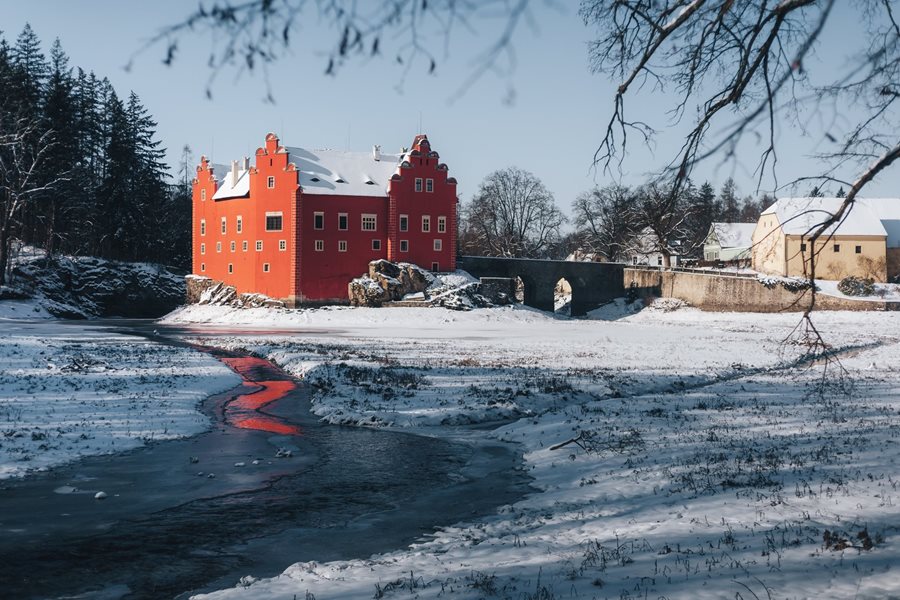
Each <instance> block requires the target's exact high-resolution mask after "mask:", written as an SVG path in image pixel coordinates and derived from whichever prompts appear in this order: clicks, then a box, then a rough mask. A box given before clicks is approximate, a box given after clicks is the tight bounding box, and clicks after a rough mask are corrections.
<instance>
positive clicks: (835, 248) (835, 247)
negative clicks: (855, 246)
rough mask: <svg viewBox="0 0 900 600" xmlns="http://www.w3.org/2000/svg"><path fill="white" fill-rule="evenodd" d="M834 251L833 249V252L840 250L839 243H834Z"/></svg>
mask: <svg viewBox="0 0 900 600" xmlns="http://www.w3.org/2000/svg"><path fill="white" fill-rule="evenodd" d="M834 251H835V252H840V251H841V245H840V244H835V245H834Z"/></svg>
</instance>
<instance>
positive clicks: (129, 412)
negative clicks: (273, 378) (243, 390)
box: [0, 301, 240, 479]
mask: <svg viewBox="0 0 900 600" xmlns="http://www.w3.org/2000/svg"><path fill="white" fill-rule="evenodd" d="M11 304H13V302H12V301H4V302H0V307H4V308H6V309H7V310H8V312H6V313H4V314H14V312H15V311H12V310H11V309H10V305H11ZM16 304H17V306H21V307H23V309H24V307H25V305H26V304H27V303H21V304H19V303H16ZM29 312H31V313H34V311H33V310H32V311H29ZM239 382H240V378H239V377H238V376H237V375H235V374H234V373H233V372H232V371H231V370H229V369H228V368H227V367H225V366H224V365H223V364H222V363H220V362H219V361H217V360H216V359H214V358H213V357H211V356H209V355H207V354H203V353H200V352H195V351H193V350H190V349H186V348H173V347H170V346H165V345H161V344H157V343H153V342H149V341H147V340H145V339H143V338H138V337H134V336H125V335H118V334H114V333H111V332H110V331H109V330H104V329H102V328H99V327H96V326H91V325H87V324H74V323H66V324H62V323H60V322H55V321H45V322H31V323H29V322H22V321H15V320H4V319H0V479H3V478H7V477H17V476H22V475H25V474H27V473H28V472H29V471H34V470H45V469H47V468H50V467H53V466H55V465H59V464H61V463H64V462H67V461H70V460H73V459H75V458H78V457H81V456H86V455H95V454H105V453H110V452H120V451H122V450H127V449H130V448H134V447H137V446H140V445H142V444H144V443H146V442H148V441H152V440H164V439H171V438H175V437H182V436H187V435H193V434H196V433H199V432H201V431H203V430H204V429H206V427H207V426H208V419H207V418H206V417H205V416H204V415H202V414H201V413H200V412H199V411H198V403H199V402H200V401H202V400H203V399H204V398H206V397H207V396H209V395H211V394H214V393H216V392H220V391H224V390H227V389H229V388H231V387H234V386H235V385H237V384H238V383H239Z"/></svg>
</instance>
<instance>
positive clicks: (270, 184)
mask: <svg viewBox="0 0 900 600" xmlns="http://www.w3.org/2000/svg"><path fill="white" fill-rule="evenodd" d="M266 187H267V188H269V189H270V190H274V189H275V176H274V175H269V176H268V177H267V178H266Z"/></svg>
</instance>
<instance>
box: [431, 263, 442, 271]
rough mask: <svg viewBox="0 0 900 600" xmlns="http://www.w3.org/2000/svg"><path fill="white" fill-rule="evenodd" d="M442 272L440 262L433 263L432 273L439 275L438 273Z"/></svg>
mask: <svg viewBox="0 0 900 600" xmlns="http://www.w3.org/2000/svg"><path fill="white" fill-rule="evenodd" d="M440 270H441V263H439V262H433V263H431V272H432V273H438V272H440Z"/></svg>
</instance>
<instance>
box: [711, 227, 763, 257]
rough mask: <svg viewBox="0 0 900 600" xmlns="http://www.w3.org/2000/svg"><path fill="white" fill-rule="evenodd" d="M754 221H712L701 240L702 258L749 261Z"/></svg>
mask: <svg viewBox="0 0 900 600" xmlns="http://www.w3.org/2000/svg"><path fill="white" fill-rule="evenodd" d="M754 229H756V223H713V224H711V225H710V226H709V233H707V234H706V239H705V240H704V241H703V260H705V261H708V262H712V261H720V262H723V263H739V262H747V263H749V262H750V246H752V245H753V230H754Z"/></svg>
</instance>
